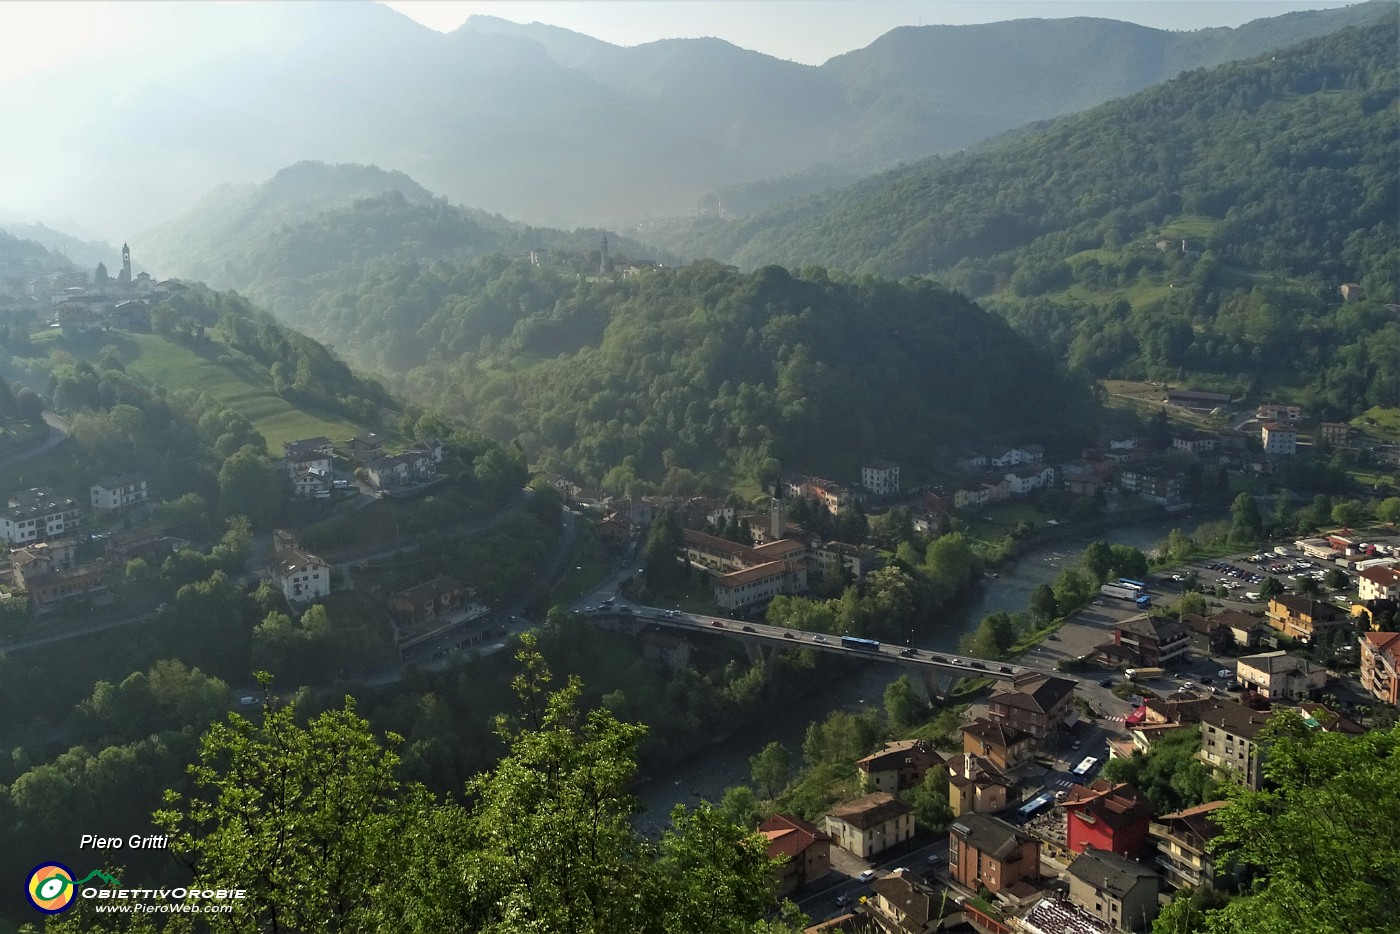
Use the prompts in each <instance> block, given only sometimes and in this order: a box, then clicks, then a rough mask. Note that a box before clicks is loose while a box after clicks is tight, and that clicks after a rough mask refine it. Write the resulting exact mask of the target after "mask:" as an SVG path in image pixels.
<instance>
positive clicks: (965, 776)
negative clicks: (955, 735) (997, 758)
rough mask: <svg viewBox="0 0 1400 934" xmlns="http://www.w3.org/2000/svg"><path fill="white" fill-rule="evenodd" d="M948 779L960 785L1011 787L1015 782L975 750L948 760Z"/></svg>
mask: <svg viewBox="0 0 1400 934" xmlns="http://www.w3.org/2000/svg"><path fill="white" fill-rule="evenodd" d="M948 781H949V783H951V784H953V785H957V786H958V787H962V786H964V785H1000V786H1002V787H1003V788H1010V787H1011V786H1012V785H1013V784H1015V782H1014V780H1013V779H1011V778H1010V777H1009V776H1008V775H1007V774H1006V773H1005V772H1003V771H1002V770H1001V769H999V768H997V767H996V766H995V765H994V764H993V763H992V760H990V759H988V758H986V757H984V756H979V755H977V754H976V753H973V752H965V753H963V754H962V755H960V756H953V757H952V758H951V759H949V760H948Z"/></svg>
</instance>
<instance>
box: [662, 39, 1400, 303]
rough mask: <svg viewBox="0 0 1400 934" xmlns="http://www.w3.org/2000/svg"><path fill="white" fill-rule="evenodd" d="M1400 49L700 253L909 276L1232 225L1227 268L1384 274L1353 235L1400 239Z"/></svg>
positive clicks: (1176, 90) (706, 233)
mask: <svg viewBox="0 0 1400 934" xmlns="http://www.w3.org/2000/svg"><path fill="white" fill-rule="evenodd" d="M1396 38H1397V35H1396V29H1395V28H1394V23H1392V24H1391V26H1390V27H1388V28H1372V29H1364V30H1363V29H1352V30H1347V31H1345V32H1342V33H1339V34H1337V35H1335V36H1331V37H1327V38H1324V39H1320V40H1316V41H1312V42H1308V43H1305V44H1303V45H1301V46H1299V47H1296V48H1294V49H1292V50H1290V51H1288V52H1285V53H1283V54H1280V55H1277V56H1270V57H1268V58H1264V59H1259V60H1255V61H1251V62H1244V63H1236V64H1231V65H1225V66H1222V67H1220V68H1216V69H1210V70H1203V71H1196V72H1192V73H1190V74H1187V75H1184V76H1182V77H1181V78H1178V79H1177V80H1175V81H1171V82H1168V83H1167V84H1165V85H1162V86H1160V87H1156V88H1152V89H1150V90H1147V91H1144V92H1142V93H1139V94H1136V95H1134V96H1132V97H1130V98H1128V99H1126V100H1122V101H1116V102H1113V103H1110V104H1105V105H1103V106H1101V107H1098V108H1095V109H1094V110H1091V111H1089V112H1087V113H1085V114H1081V115H1077V116H1074V117H1070V118H1066V119H1064V120H1061V121H1059V122H1057V123H1055V124H1053V125H1051V126H1049V127H1048V128H1047V129H1045V130H1044V131H1043V132H1041V133H1039V134H1034V135H1030V136H1020V137H1018V138H1017V139H1016V140H1014V141H1012V142H1010V143H1008V144H1006V145H1004V146H1000V147H994V148H989V149H986V150H983V151H980V152H978V153H974V154H969V155H964V156H958V157H953V158H947V159H933V160H928V161H926V162H923V163H920V164H918V165H915V166H910V167H908V168H904V169H900V170H896V171H894V172H889V173H886V174H884V175H879V176H875V177H872V178H870V179H867V180H866V181H864V182H862V183H860V184H859V185H855V186H853V187H851V188H848V189H845V190H843V191H841V192H838V193H835V194H831V195H827V196H819V197H815V198H811V199H806V200H802V201H795V202H791V203H788V204H786V205H783V206H781V207H778V208H775V209H774V210H772V211H770V212H767V213H765V214H762V215H759V216H757V217H754V218H752V219H749V220H745V221H738V222H735V223H732V224H719V223H714V224H710V225H708V226H707V227H701V228H697V230H696V231H695V234H694V238H693V239H692V240H690V241H688V243H687V244H685V246H686V251H687V252H688V254H690V255H697V256H712V257H715V258H717V259H722V260H726V261H731V262H736V263H740V264H742V265H758V264H761V263H773V262H777V263H784V264H788V265H800V264H802V263H806V262H820V263H826V264H830V265H839V266H844V267H845V268H849V269H852V270H855V271H860V272H873V273H877V274H880V275H893V276H899V275H910V274H920V273H926V272H929V271H930V270H934V271H940V270H947V269H948V268H950V267H952V266H954V265H955V264H957V263H958V262H959V261H960V260H963V259H964V258H967V257H971V258H974V259H980V260H990V259H991V258H994V257H997V258H1000V257H1001V254H1004V253H1008V252H1009V251H1013V250H1017V249H1020V248H1024V247H1027V246H1031V245H1036V246H1039V247H1040V250H1038V252H1040V253H1047V254H1049V253H1058V254H1060V256H1064V255H1068V254H1070V253H1074V252H1078V251H1079V250H1083V249H1088V248H1092V247H1098V246H1102V245H1103V244H1104V242H1105V240H1107V241H1108V242H1110V243H1111V244H1114V245H1116V244H1118V243H1121V242H1122V241H1123V240H1124V239H1126V238H1129V237H1132V236H1136V235H1140V234H1143V233H1145V232H1147V231H1148V230H1150V229H1152V228H1153V226H1154V225H1158V224H1161V223H1163V222H1164V221H1166V220H1170V219H1171V218H1173V217H1175V216H1178V215H1182V214H1200V215H1204V216H1207V217H1211V218H1215V219H1218V220H1221V221H1223V222H1224V223H1223V224H1222V227H1221V228H1220V229H1218V230H1216V231H1215V232H1214V234H1213V236H1212V237H1211V238H1210V240H1209V242H1208V243H1207V246H1209V247H1210V248H1212V249H1215V250H1217V252H1219V253H1220V254H1221V258H1222V259H1226V260H1230V261H1239V262H1243V263H1246V264H1249V265H1267V266H1269V267H1272V268H1274V269H1276V270H1277V271H1280V272H1289V273H1292V274H1297V275H1306V274H1308V273H1310V272H1313V271H1317V270H1318V265H1319V264H1320V263H1321V264H1326V265H1325V267H1324V268H1325V269H1326V270H1327V272H1329V273H1331V274H1334V275H1335V274H1340V273H1342V272H1343V271H1345V270H1349V269H1351V268H1352V267H1353V266H1355V265H1357V264H1359V263H1362V262H1364V261H1366V260H1367V259H1372V261H1373V262H1374V258H1373V254H1374V252H1375V250H1376V247H1375V245H1374V244H1373V242H1372V241H1373V240H1374V239H1375V238H1376V237H1377V236H1378V235H1381V234H1384V233H1385V232H1386V231H1385V230H1384V229H1383V230H1382V231H1379V232H1377V233H1375V234H1372V233H1363V234H1362V235H1361V236H1360V237H1358V238H1357V242H1355V243H1351V244H1348V243H1347V242H1346V240H1347V237H1348V235H1350V234H1351V233H1353V232H1355V231H1370V230H1371V229H1372V228H1373V227H1375V225H1377V224H1383V225H1384V224H1386V223H1387V222H1390V223H1391V224H1392V225H1393V222H1394V199H1393V197H1392V195H1393V193H1394V181H1395V178H1396V174H1395V173H1396V165H1397V159H1396V158H1395V156H1396V148H1395V147H1396V126H1397V122H1396V121H1397V117H1396V110H1395V99H1396V91H1395V84H1396V57H1395V46H1396ZM1392 229H1393V227H1392ZM1057 248H1058V249H1057ZM1011 259H1013V258H1011V257H1008V258H1007V260H1011ZM994 266H995V268H997V269H1004V268H1006V267H1007V263H1006V262H1003V263H1001V264H999V265H996V264H994ZM1010 268H1012V269H1013V270H1014V269H1015V268H1017V267H1016V266H1015V265H1014V264H1012V265H1011V266H1010ZM1394 269H1395V264H1390V266H1389V270H1388V271H1393V270H1394ZM965 284H967V285H970V286H972V287H973V291H982V289H979V288H977V286H978V285H982V284H985V283H980V282H974V281H971V280H968V281H967V282H966V283H965Z"/></svg>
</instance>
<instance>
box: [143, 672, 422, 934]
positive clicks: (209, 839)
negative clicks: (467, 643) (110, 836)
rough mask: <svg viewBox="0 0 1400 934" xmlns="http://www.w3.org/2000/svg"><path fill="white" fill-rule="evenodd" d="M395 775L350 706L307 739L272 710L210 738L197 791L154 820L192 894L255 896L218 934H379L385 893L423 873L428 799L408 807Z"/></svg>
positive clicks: (219, 924) (214, 731) (324, 717)
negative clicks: (317, 933)
mask: <svg viewBox="0 0 1400 934" xmlns="http://www.w3.org/2000/svg"><path fill="white" fill-rule="evenodd" d="M396 763H397V757H396V756H395V755H394V754H393V753H392V752H390V751H389V750H388V749H386V748H384V747H383V746H382V745H381V744H380V743H379V742H378V741H377V740H376V739H375V738H374V737H373V736H372V735H371V733H370V731H369V724H368V722H366V721H365V720H364V719H362V718H360V717H358V716H357V715H356V714H355V712H354V706H353V704H352V703H351V702H350V701H349V700H348V699H347V701H346V705H345V707H344V708H342V709H340V710H332V711H328V712H326V713H324V714H321V715H320V716H318V717H316V718H315V719H314V720H312V721H311V723H310V724H309V725H308V726H307V727H306V728H305V729H303V728H301V727H299V726H298V725H297V723H296V719H295V716H294V712H293V711H292V710H291V709H290V708H281V709H272V708H269V709H266V710H265V711H264V713H263V717H262V722H261V723H260V724H255V723H253V722H252V721H249V720H245V719H243V718H242V717H234V718H231V719H230V720H229V721H228V722H226V723H216V724H214V725H213V726H212V727H210V730H209V732H208V733H207V734H206V735H205V738H204V741H203V743H202V745H201V748H200V755H199V763H198V764H197V765H194V766H191V768H190V778H191V784H192V788H191V790H190V791H189V792H188V794H183V795H182V794H180V793H176V792H168V793H167V796H166V807H165V808H164V809H163V810H161V811H159V812H157V814H156V817H155V819H156V823H157V824H158V825H159V826H161V827H162V829H164V830H165V831H167V832H168V833H169V834H170V844H169V848H170V851H171V853H172V855H174V856H175V857H176V858H177V859H178V860H181V861H183V862H184V864H185V865H187V866H188V867H189V868H190V869H191V871H192V873H193V879H192V884H191V887H192V888H194V887H198V888H201V889H204V888H241V889H244V890H246V891H247V892H248V898H247V899H244V900H241V901H239V902H236V903H234V904H235V908H234V911H233V912H232V914H231V915H221V916H219V917H218V918H216V919H214V920H213V921H212V922H211V923H212V924H213V925H214V927H215V930H221V931H238V930H249V929H252V930H268V931H278V930H325V929H327V928H330V929H334V930H343V931H354V930H371V929H373V927H374V925H375V923H376V920H377V919H378V918H379V902H378V900H377V898H376V893H377V891H378V890H379V889H380V888H381V887H383V888H386V889H388V890H393V889H394V888H395V887H397V886H399V885H411V884H413V879H414V878H415V873H416V872H417V871H418V870H420V869H421V868H422V867H419V866H417V865H416V861H411V860H409V859H407V858H406V857H407V856H408V852H407V847H406V845H405V844H406V841H408V840H410V839H412V838H414V837H416V836H417V834H418V833H419V832H420V831H419V830H418V829H417V828H418V825H419V822H420V821H424V820H428V819H429V816H428V813H427V810H428V808H429V799H425V798H424V796H422V795H416V796H408V797H400V796H399V794H398V793H399V792H400V790H401V789H400V785H399V782H398V780H397V779H396V778H395V776H394V771H395V766H396ZM328 776H334V777H335V778H334V780H328V779H327V777H328Z"/></svg>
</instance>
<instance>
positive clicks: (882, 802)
mask: <svg viewBox="0 0 1400 934" xmlns="http://www.w3.org/2000/svg"><path fill="white" fill-rule="evenodd" d="M913 810H914V809H913V808H911V807H910V806H909V805H907V804H905V803H904V802H903V801H901V800H899V799H898V798H896V797H895V796H894V795H892V794H890V793H889V792H888V791H876V792H873V793H872V794H868V795H865V796H864V797H861V798H856V799H855V800H854V801H848V802H846V803H845V804H838V805H837V806H836V807H834V808H832V809H831V810H830V811H828V812H827V816H828V817H834V818H836V819H837V820H842V821H845V822H846V823H848V824H850V825H851V826H852V827H856V828H859V829H860V830H869V829H870V828H871V827H878V826H879V825H880V824H883V823H885V821H889V820H893V819H895V818H896V817H900V816H902V815H904V814H908V813H910V812H912V811H913Z"/></svg>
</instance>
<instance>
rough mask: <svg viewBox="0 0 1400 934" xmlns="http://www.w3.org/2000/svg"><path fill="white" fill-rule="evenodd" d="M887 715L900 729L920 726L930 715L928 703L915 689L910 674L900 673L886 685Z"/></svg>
mask: <svg viewBox="0 0 1400 934" xmlns="http://www.w3.org/2000/svg"><path fill="white" fill-rule="evenodd" d="M885 715H886V716H887V717H889V718H890V725H891V726H893V727H894V728H895V729H896V730H900V731H904V730H909V729H912V728H913V727H915V726H918V725H919V724H920V723H922V722H923V720H924V718H925V717H927V716H928V704H926V703H924V699H923V698H922V697H920V696H919V692H918V691H916V690H914V682H913V681H911V680H910V679H909V676H908V675H900V676H899V677H898V678H896V679H894V680H893V681H891V682H890V683H889V684H887V685H885Z"/></svg>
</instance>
